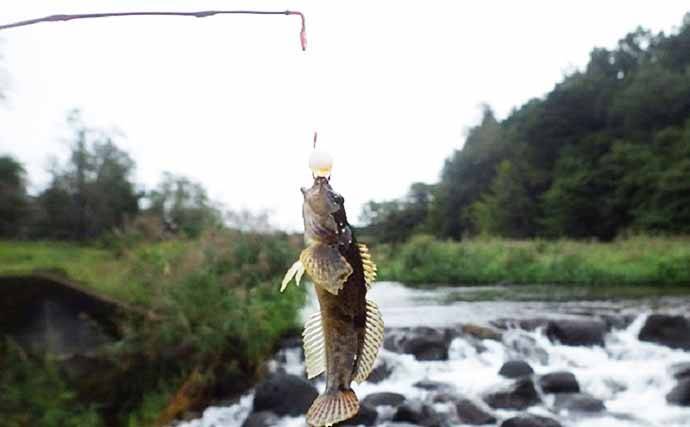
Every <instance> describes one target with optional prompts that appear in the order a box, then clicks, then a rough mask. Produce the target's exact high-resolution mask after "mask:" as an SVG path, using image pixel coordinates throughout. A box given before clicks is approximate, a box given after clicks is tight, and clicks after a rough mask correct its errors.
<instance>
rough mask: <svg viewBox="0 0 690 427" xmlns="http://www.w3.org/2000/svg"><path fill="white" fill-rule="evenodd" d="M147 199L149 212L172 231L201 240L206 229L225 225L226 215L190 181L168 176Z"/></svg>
mask: <svg viewBox="0 0 690 427" xmlns="http://www.w3.org/2000/svg"><path fill="white" fill-rule="evenodd" d="M147 199H148V203H149V208H148V209H147V212H148V213H150V214H153V215H156V216H157V217H159V218H160V219H161V221H162V222H163V223H164V224H166V226H167V227H168V228H169V230H170V231H173V232H180V233H183V234H184V235H187V236H189V237H197V236H199V234H201V232H202V231H203V230H204V229H206V228H209V227H218V226H220V225H221V224H222V213H221V211H220V209H219V208H218V207H217V206H215V205H214V203H213V202H211V201H210V200H209V197H208V195H207V194H206V189H205V188H204V187H203V186H202V185H201V184H199V183H197V182H194V181H192V180H190V179H189V178H186V177H183V176H179V175H174V174H172V173H169V172H165V173H164V174H163V178H162V180H161V182H160V183H159V184H158V187H157V188H156V189H155V190H153V191H151V192H149V193H148V195H147Z"/></svg>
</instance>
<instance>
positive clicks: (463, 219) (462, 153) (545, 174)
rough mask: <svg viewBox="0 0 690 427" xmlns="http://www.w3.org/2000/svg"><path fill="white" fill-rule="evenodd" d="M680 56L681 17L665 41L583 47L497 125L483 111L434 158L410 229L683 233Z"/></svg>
mask: <svg viewBox="0 0 690 427" xmlns="http://www.w3.org/2000/svg"><path fill="white" fill-rule="evenodd" d="M688 52H690V14H688V15H686V17H685V18H684V20H683V24H682V26H681V27H680V28H679V29H678V30H677V31H676V32H675V33H674V34H669V35H666V34H663V33H660V34H656V35H655V34H652V33H651V32H649V31H645V30H643V29H637V30H636V31H634V32H632V33H630V34H628V35H626V36H625V37H623V38H622V39H621V40H620V41H619V42H618V46H617V48H616V49H613V50H608V49H601V48H596V49H594V50H592V52H591V55H590V60H589V63H588V64H587V66H586V67H585V69H584V70H581V71H577V72H574V73H572V74H570V75H568V76H566V77H565V78H564V79H563V81H561V82H560V83H558V84H557V85H556V86H555V87H554V88H553V90H552V91H550V92H549V93H548V94H546V96H544V97H543V98H541V99H533V100H531V101H529V102H528V103H526V104H525V105H523V106H522V107H520V108H518V109H516V110H514V111H513V112H511V114H510V115H509V116H508V117H506V118H505V119H504V120H502V121H498V120H497V119H496V118H495V117H494V115H493V114H492V112H491V110H490V109H489V108H488V107H485V110H484V117H483V119H482V121H481V122H480V124H479V125H477V126H475V127H473V128H472V129H470V131H469V133H468V135H467V139H466V140H465V144H464V145H463V147H462V149H460V150H456V151H455V152H454V153H453V154H452V155H451V156H449V158H448V159H447V160H446V162H445V164H444V166H443V170H442V173H441V180H440V182H438V183H437V184H435V185H433V186H432V188H433V190H432V195H433V196H432V197H431V203H430V205H429V206H428V210H427V211H428V215H427V217H426V218H425V219H423V220H421V221H420V220H419V219H415V224H416V225H415V230H414V231H417V232H419V231H420V230H422V231H425V232H431V233H433V234H434V235H435V236H436V237H438V238H442V239H447V238H450V239H455V240H458V239H461V238H462V237H464V236H471V235H476V234H482V235H496V236H503V237H508V238H524V237H550V238H557V237H570V238H588V237H595V238H598V239H601V240H611V239H613V238H615V237H616V236H617V235H620V234H621V233H624V232H626V231H627V230H633V231H635V232H653V233H657V232H663V233H669V234H671V233H688V232H689V230H688V225H687V224H689V223H690V221H689V215H690V189H689V187H688V186H689V185H690V184H689V183H690V160H689V159H690V155H689V154H690V138H689V137H688V135H690V53H688ZM399 204H400V202H399V201H390V202H386V204H384V205H383V206H384V208H386V209H383V210H391V209H389V208H388V207H393V208H395V206H397V205H399ZM372 206H374V207H375V206H377V204H376V203H375V202H372V204H370V205H369V207H368V209H369V210H372V209H371V207H372ZM392 210H393V211H394V212H396V214H397V215H379V216H378V217H377V218H378V220H377V221H376V227H377V228H378V229H380V230H386V229H388V228H394V227H395V224H401V223H403V222H404V220H405V219H406V217H407V216H408V215H409V214H408V213H407V212H406V211H404V210H403V209H392ZM386 234H388V235H389V234H391V233H386ZM410 234H411V233H410V232H407V233H404V234H402V235H400V236H398V238H397V239H381V240H382V241H399V240H401V239H404V238H408V237H409V235H410ZM374 237H376V235H374Z"/></svg>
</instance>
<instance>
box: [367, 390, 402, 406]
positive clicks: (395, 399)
mask: <svg viewBox="0 0 690 427" xmlns="http://www.w3.org/2000/svg"><path fill="white" fill-rule="evenodd" d="M404 401H405V396H403V395H402V394H400V393H393V392H390V391H382V392H379V393H371V394H369V395H367V396H366V397H365V398H364V400H362V404H366V405H370V406H373V407H376V406H399V405H400V404H402V403H403V402H404Z"/></svg>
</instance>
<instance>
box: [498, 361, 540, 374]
mask: <svg viewBox="0 0 690 427" xmlns="http://www.w3.org/2000/svg"><path fill="white" fill-rule="evenodd" d="M533 373H534V369H532V367H531V366H530V365H529V363H527V362H525V361H524V360H509V361H507V362H506V363H504V364H503V366H501V369H500V370H499V371H498V374H499V375H501V376H504V377H506V378H520V377H525V376H528V375H532V374H533Z"/></svg>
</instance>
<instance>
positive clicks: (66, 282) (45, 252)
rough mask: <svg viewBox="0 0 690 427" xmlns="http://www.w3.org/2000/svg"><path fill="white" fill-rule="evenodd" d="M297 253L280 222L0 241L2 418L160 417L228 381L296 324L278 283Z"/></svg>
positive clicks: (227, 387) (230, 388)
mask: <svg viewBox="0 0 690 427" xmlns="http://www.w3.org/2000/svg"><path fill="white" fill-rule="evenodd" d="M297 253H298V246H297V245H294V244H293V242H291V241H290V240H289V239H288V238H287V236H285V235H280V234H276V235H262V234H255V233H241V232H233V231H230V230H225V231H217V232H214V233H209V234H206V235H204V236H203V237H201V238H199V239H194V240H182V239H180V240H167V241H161V242H153V243H136V244H133V245H126V244H123V245H118V247H117V249H112V248H103V247H98V246H80V245H75V244H67V243H51V242H2V243H0V275H2V276H4V277H5V278H6V279H7V280H6V281H5V282H8V281H9V282H8V283H5V285H3V289H0V291H2V292H4V293H2V298H3V307H9V308H11V310H4V311H3V312H0V325H1V329H0V336H2V340H1V341H0V365H1V367H2V369H0V371H1V373H0V391H2V392H1V393H0V408H2V413H3V423H4V424H3V425H9V426H23V425H41V426H48V427H51V426H56V427H57V426H70V425H74V426H80V427H91V426H93V427H97V426H124V425H137V426H139V425H141V426H162V425H167V424H168V423H169V422H171V421H172V420H174V419H175V418H176V417H179V416H181V415H182V414H183V413H185V412H186V411H193V410H197V409H199V408H203V407H205V406H207V405H208V404H209V402H212V401H215V400H219V399H227V398H229V397H231V396H235V395H238V394H240V393H241V392H243V391H244V390H246V389H247V388H248V387H251V386H252V385H253V384H254V383H255V382H256V381H257V380H258V379H259V378H260V377H261V376H262V375H263V374H264V373H265V369H266V368H265V365H266V362H267V360H268V359H269V358H270V357H271V355H272V354H273V353H274V352H275V351H276V349H277V347H278V343H279V342H280V340H281V339H282V338H283V337H284V336H286V335H290V334H294V333H295V331H296V330H297V329H296V328H297V326H298V323H297V320H298V319H297V314H298V310H299V308H300V307H301V306H302V305H303V301H304V294H303V293H302V292H301V291H300V290H297V289H296V290H294V291H293V292H290V293H289V294H284V295H281V294H279V293H278V292H277V289H278V286H279V283H280V279H281V278H282V275H283V273H284V272H285V269H286V268H287V266H289V265H290V264H291V263H292V262H294V260H295V258H296V256H297ZM13 278H16V280H13ZM3 283H4V282H3ZM75 295H76V296H75ZM77 297H78V298H77ZM98 301H103V302H108V301H111V302H112V304H111V305H112V306H113V307H114V309H113V310H111V311H112V314H107V315H101V313H104V310H100V309H98V304H96V303H97V302H98ZM101 305H102V304H101ZM120 306H121V307H127V309H125V310H120ZM92 308H93V309H92ZM116 312H117V314H115V313H116Z"/></svg>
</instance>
